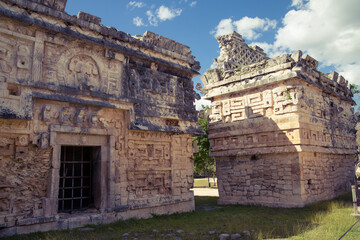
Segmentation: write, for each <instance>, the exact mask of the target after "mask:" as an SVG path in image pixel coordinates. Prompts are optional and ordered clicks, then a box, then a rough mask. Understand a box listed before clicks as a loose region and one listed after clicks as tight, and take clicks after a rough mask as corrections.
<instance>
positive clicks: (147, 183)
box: [0, 0, 202, 236]
mask: <svg viewBox="0 0 360 240" xmlns="http://www.w3.org/2000/svg"><path fill="white" fill-rule="evenodd" d="M65 5H66V0H32V1H26V0H1V1H0V236H4V235H12V234H21V233H27V232H34V231H47V230H50V229H69V228H75V227H79V226H82V225H85V224H97V223H109V222H111V221H115V220H118V219H126V218H131V217H149V216H151V214H152V213H156V214H165V213H174V212H182V211H191V210H194V197H193V192H192V191H190V190H189V189H190V187H191V186H192V184H193V165H192V162H191V161H190V156H191V155H192V139H191V137H192V136H193V135H194V134H199V133H200V134H201V133H202V131H201V130H200V129H199V128H198V126H197V115H196V111H195V108H194V106H193V101H194V98H196V97H198V96H197V94H196V93H195V92H194V90H193V82H192V80H191V79H192V78H193V77H194V76H196V75H198V74H199V73H198V71H199V70H200V65H199V62H197V61H195V60H194V59H195V58H194V56H192V55H191V51H190V50H189V47H187V46H184V45H182V44H180V43H177V42H175V41H173V40H170V39H167V38H165V37H162V36H159V35H156V34H154V33H151V32H146V33H145V34H144V35H143V36H134V37H132V36H130V35H128V34H125V33H123V32H120V31H117V30H116V29H114V28H111V27H105V26H103V25H102V24H101V19H100V18H98V17H95V16H92V15H90V14H87V13H84V12H79V14H78V15H77V16H70V15H68V14H67V13H66V12H64V9H65Z"/></svg>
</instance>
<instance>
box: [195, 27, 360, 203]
mask: <svg viewBox="0 0 360 240" xmlns="http://www.w3.org/2000/svg"><path fill="white" fill-rule="evenodd" d="M217 40H218V42H219V45H220V56H219V58H218V59H215V60H214V62H215V63H216V65H217V67H216V68H214V69H210V70H208V71H207V72H205V73H204V75H203V76H202V77H201V79H202V81H203V83H204V88H203V91H204V92H206V95H205V98H206V99H209V100H211V101H212V103H211V115H210V126H209V138H210V145H211V154H212V156H214V157H215V158H216V171H217V177H218V185H219V195H220V198H219V201H218V202H219V203H220V204H238V203H240V204H256V205H265V206H275V207H302V206H304V205H305V204H308V203H312V202H316V201H321V200H326V199H331V198H334V197H336V196H338V195H339V194H342V193H344V192H346V191H350V185H351V181H352V180H353V178H354V159H355V154H356V149H357V146H356V141H355V130H354V129H355V118H354V112H353V108H352V105H354V101H353V100H352V93H351V91H350V84H348V82H347V81H346V80H345V79H344V78H343V77H342V76H340V75H339V74H338V73H336V72H333V73H330V74H323V73H321V72H320V71H318V70H317V66H318V62H317V61H316V60H315V59H313V58H312V57H310V56H309V55H304V54H302V52H301V51H297V52H295V53H292V54H284V55H281V56H278V57H275V58H267V57H266V55H265V54H264V53H263V51H262V49H260V48H259V47H257V46H255V47H249V46H248V45H246V43H245V42H244V40H243V39H242V38H241V35H240V34H238V33H236V32H233V33H231V34H229V35H225V36H221V37H218V38H217Z"/></svg>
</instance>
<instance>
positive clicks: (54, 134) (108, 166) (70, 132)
mask: <svg viewBox="0 0 360 240" xmlns="http://www.w3.org/2000/svg"><path fill="white" fill-rule="evenodd" d="M109 132H111V131H107V130H106V129H86V131H84V128H82V127H72V126H60V125H53V126H51V127H50V146H51V147H52V148H53V151H52V157H51V166H50V174H49V181H48V191H47V199H46V200H45V204H44V205H45V216H54V215H57V214H58V194H59V179H60V161H61V159H60V157H61V156H60V155H61V146H62V145H72V146H94V147H100V148H101V153H100V154H101V160H100V169H99V172H98V173H97V174H99V177H98V178H99V180H100V183H99V185H100V190H99V193H98V198H99V199H98V201H99V202H100V203H99V204H98V206H97V207H98V208H99V210H100V212H103V211H105V209H108V208H114V183H113V182H112V181H109V180H110V179H114V176H115V161H113V159H114V158H113V155H114V153H113V152H114V150H113V149H115V137H114V136H113V135H110V134H109ZM95 171H96V170H95Z"/></svg>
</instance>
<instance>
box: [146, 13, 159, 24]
mask: <svg viewBox="0 0 360 240" xmlns="http://www.w3.org/2000/svg"><path fill="white" fill-rule="evenodd" d="M146 15H147V16H148V21H149V24H150V25H151V26H157V25H158V22H159V21H158V19H157V18H156V16H155V15H154V14H153V12H152V11H151V10H148V11H146Z"/></svg>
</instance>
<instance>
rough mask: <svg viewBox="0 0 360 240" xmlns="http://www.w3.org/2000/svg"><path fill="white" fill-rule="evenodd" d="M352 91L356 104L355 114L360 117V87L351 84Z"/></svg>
mask: <svg viewBox="0 0 360 240" xmlns="http://www.w3.org/2000/svg"><path fill="white" fill-rule="evenodd" d="M350 90H351V92H352V94H353V96H354V97H353V99H354V101H355V102H356V106H355V113H356V115H360V86H359V85H356V84H351V85H350Z"/></svg>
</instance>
